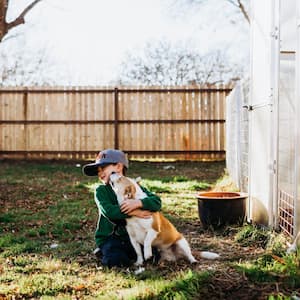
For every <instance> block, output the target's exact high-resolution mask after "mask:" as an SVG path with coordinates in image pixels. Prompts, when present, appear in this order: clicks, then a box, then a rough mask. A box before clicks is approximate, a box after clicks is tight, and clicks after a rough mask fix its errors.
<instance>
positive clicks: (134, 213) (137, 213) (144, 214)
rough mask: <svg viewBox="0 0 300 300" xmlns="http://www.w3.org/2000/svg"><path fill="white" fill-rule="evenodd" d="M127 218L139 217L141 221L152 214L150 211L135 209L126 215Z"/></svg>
mask: <svg viewBox="0 0 300 300" xmlns="http://www.w3.org/2000/svg"><path fill="white" fill-rule="evenodd" d="M128 215H129V216H132V217H133V216H134V217H139V218H143V219H148V218H150V217H151V216H152V212H151V211H150V210H142V209H139V208H138V209H135V210H133V211H132V212H130V213H129V214H128Z"/></svg>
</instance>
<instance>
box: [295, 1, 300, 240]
mask: <svg viewBox="0 0 300 300" xmlns="http://www.w3.org/2000/svg"><path fill="white" fill-rule="evenodd" d="M296 26H297V45H296V62H295V63H296V80H295V86H296V118H295V122H296V124H295V188H294V229H295V230H294V236H296V235H297V232H298V231H299V230H300V203H299V201H300V2H299V1H297V16H296Z"/></svg>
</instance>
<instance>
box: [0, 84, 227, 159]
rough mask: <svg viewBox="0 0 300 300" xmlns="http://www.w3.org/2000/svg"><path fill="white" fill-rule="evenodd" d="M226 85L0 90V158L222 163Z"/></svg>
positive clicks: (223, 156)
mask: <svg viewBox="0 0 300 300" xmlns="http://www.w3.org/2000/svg"><path fill="white" fill-rule="evenodd" d="M230 91H231V88H230V87H228V86H219V87H201V88H195V87H181V88H167V89H166V88H165V89H162V88H153V87H152V88H123V87H122V88H63V89H62V88H30V89H21V88H5V89H4V88H2V89H0V158H27V159H29V158H43V159H44V158H45V159H48V158H56V159H59V158H63V159H65V158H68V159H94V157H95V154H96V153H97V152H98V151H99V150H101V149H105V148H119V149H122V150H124V151H126V152H127V153H128V154H129V156H130V158H131V159H132V158H138V159H149V158H160V159H168V158H171V159H180V160H187V159H188V160H206V159H208V160H214V159H215V160H217V159H224V158H225V150H224V149H225V97H226V95H227V94H228V93H229V92H230Z"/></svg>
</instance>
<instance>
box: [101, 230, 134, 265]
mask: <svg viewBox="0 0 300 300" xmlns="http://www.w3.org/2000/svg"><path fill="white" fill-rule="evenodd" d="M100 249H101V254H102V255H101V263H102V264H103V265H104V266H107V267H109V268H111V267H129V266H130V265H132V264H133V263H134V262H135V261H136V259H137V256H136V253H135V250H134V248H133V247H132V245H131V242H130V240H129V239H128V240H125V241H124V240H121V239H120V238H119V237H118V236H115V235H112V236H110V237H109V238H108V239H107V240H106V241H105V242H104V244H102V245H101V246H100Z"/></svg>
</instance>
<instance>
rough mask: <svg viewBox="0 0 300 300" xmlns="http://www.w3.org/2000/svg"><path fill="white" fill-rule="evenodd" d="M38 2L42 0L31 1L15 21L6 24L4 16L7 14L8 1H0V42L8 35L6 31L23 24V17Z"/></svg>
mask: <svg viewBox="0 0 300 300" xmlns="http://www.w3.org/2000/svg"><path fill="white" fill-rule="evenodd" d="M40 1H42V0H35V1H33V2H32V3H31V4H29V5H28V6H27V7H26V8H25V9H24V10H23V11H22V13H21V14H20V15H19V16H18V17H17V18H16V19H15V20H13V21H11V22H6V14H7V9H8V3H9V0H2V1H0V5H1V6H2V7H1V8H0V9H1V11H0V42H1V41H2V40H3V38H4V36H5V35H6V34H7V33H8V31H9V30H10V29H12V28H14V27H17V26H19V25H21V24H24V23H25V16H26V15H27V14H28V12H29V11H30V10H31V9H32V8H33V7H34V6H36V5H37V4H38V3H39V2H40Z"/></svg>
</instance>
